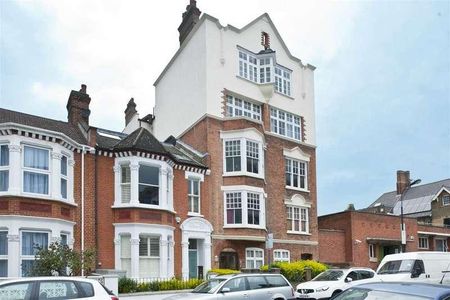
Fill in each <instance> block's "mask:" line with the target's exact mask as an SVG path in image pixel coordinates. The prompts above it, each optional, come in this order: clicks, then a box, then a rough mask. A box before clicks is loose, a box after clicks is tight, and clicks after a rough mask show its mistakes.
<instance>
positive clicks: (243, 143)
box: [223, 138, 264, 178]
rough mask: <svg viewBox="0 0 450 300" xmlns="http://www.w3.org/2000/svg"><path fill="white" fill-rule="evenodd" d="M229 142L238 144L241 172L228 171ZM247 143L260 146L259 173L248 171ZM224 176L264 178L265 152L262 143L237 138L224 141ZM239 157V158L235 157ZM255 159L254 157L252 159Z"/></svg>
mask: <svg viewBox="0 0 450 300" xmlns="http://www.w3.org/2000/svg"><path fill="white" fill-rule="evenodd" d="M228 142H238V145H239V148H240V153H239V154H240V162H241V170H239V171H234V170H233V171H227V156H226V154H227V151H226V149H227V147H226V145H227V143H228ZM247 142H251V143H255V144H257V145H258V146H257V147H258V173H254V172H249V171H248V170H247ZM223 153H224V155H223V176H251V177H257V178H264V170H263V161H264V155H263V154H264V151H263V146H262V143H261V142H260V141H257V140H252V139H247V138H235V139H224V141H223ZM233 157H237V156H233ZM250 158H253V159H255V158H254V157H250Z"/></svg>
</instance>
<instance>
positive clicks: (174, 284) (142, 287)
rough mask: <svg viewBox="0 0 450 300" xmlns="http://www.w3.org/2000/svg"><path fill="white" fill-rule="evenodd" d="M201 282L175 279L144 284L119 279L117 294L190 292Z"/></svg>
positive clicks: (129, 279)
mask: <svg viewBox="0 0 450 300" xmlns="http://www.w3.org/2000/svg"><path fill="white" fill-rule="evenodd" d="M202 282H203V280H202V279H189V280H181V279H176V278H172V279H167V280H156V281H149V282H145V281H140V280H139V281H138V280H136V279H131V278H127V277H122V278H120V279H119V293H121V294H122V293H138V292H150V291H152V292H153V291H170V290H190V289H194V288H196V287H197V286H198V285H200V284H201V283H202Z"/></svg>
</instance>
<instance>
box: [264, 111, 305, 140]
mask: <svg viewBox="0 0 450 300" xmlns="http://www.w3.org/2000/svg"><path fill="white" fill-rule="evenodd" d="M289 129H290V130H289ZM289 131H290V132H291V135H289V134H288V132H289ZM270 132H271V133H274V134H277V135H279V136H282V137H285V138H288V139H291V140H295V141H297V142H303V132H302V117H301V116H299V115H295V114H292V113H289V112H287V111H284V110H282V109H278V108H276V107H273V106H271V107H270ZM297 135H298V137H297Z"/></svg>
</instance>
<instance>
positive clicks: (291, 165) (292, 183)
mask: <svg viewBox="0 0 450 300" xmlns="http://www.w3.org/2000/svg"><path fill="white" fill-rule="evenodd" d="M306 168H307V163H306V162H304V161H299V160H296V159H291V158H285V179H286V187H290V188H295V189H302V190H307V189H308V185H307V176H306V174H307V170H306Z"/></svg>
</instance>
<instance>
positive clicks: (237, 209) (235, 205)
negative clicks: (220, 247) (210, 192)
mask: <svg viewBox="0 0 450 300" xmlns="http://www.w3.org/2000/svg"><path fill="white" fill-rule="evenodd" d="M222 189H223V190H225V193H224V198H225V199H224V207H225V210H224V215H225V220H224V226H225V227H247V228H264V227H265V203H264V198H263V197H264V196H263V192H261V191H256V189H255V188H253V189H252V187H248V186H247V189H248V190H245V189H246V186H231V187H230V186H228V187H223V188H222ZM233 189H235V190H233ZM237 189H240V190H237ZM254 190H255V191H254ZM257 190H259V189H257Z"/></svg>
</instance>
